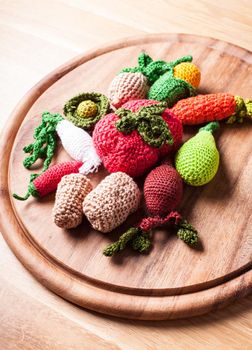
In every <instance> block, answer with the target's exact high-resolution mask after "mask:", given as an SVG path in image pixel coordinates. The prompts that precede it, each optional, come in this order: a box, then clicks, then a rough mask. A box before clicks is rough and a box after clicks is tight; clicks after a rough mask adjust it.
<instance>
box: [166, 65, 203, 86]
mask: <svg viewBox="0 0 252 350" xmlns="http://www.w3.org/2000/svg"><path fill="white" fill-rule="evenodd" d="M173 76H174V77H175V78H179V79H182V80H185V81H186V82H187V83H189V84H191V85H192V86H193V87H194V88H196V89H197V88H198V86H199V84H200V77H201V73H200V70H199V68H198V67H197V66H196V65H195V64H194V63H192V62H182V63H179V64H178V65H177V66H175V67H174V68H173Z"/></svg>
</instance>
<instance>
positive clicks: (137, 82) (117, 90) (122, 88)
mask: <svg viewBox="0 0 252 350" xmlns="http://www.w3.org/2000/svg"><path fill="white" fill-rule="evenodd" d="M191 60H192V57H191V56H185V57H182V58H180V59H178V60H176V61H174V62H165V61H161V60H158V61H153V59H152V58H151V57H150V56H148V55H147V54H146V53H144V52H142V53H140V55H139V56H138V66H136V67H133V68H124V69H122V71H121V72H120V73H119V74H118V75H117V76H116V77H115V78H114V79H113V80H112V82H111V84H110V86H109V89H108V95H109V99H110V102H111V104H112V105H113V106H114V107H116V108H119V107H121V106H122V105H123V104H124V103H126V102H127V101H130V100H133V99H143V98H146V95H147V92H148V89H149V86H150V85H151V84H153V83H154V82H155V81H156V80H157V79H158V78H159V77H160V76H161V75H162V74H164V73H165V72H167V71H168V70H172V69H173V67H175V66H176V64H178V63H180V62H186V61H191Z"/></svg>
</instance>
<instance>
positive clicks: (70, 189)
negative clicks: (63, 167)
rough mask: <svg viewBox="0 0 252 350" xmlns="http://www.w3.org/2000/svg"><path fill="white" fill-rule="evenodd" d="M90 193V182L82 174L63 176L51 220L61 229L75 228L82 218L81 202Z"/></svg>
mask: <svg viewBox="0 0 252 350" xmlns="http://www.w3.org/2000/svg"><path fill="white" fill-rule="evenodd" d="M90 191H92V185H91V182H90V180H89V179H88V178H87V177H86V176H84V175H82V174H70V175H65V176H64V177H63V178H62V179H61V181H60V183H59V185H58V188H57V192H56V196H55V204H54V207H53V212H52V214H53V220H54V222H55V224H56V225H57V226H59V227H61V228H66V229H69V228H74V227H77V226H78V225H79V224H80V223H81V221H82V217H83V213H82V202H83V200H84V198H85V197H86V195H87V194H88V193H89V192H90Z"/></svg>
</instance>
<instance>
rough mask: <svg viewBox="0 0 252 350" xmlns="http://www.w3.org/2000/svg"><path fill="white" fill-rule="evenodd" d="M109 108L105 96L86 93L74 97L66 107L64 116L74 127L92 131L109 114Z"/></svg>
mask: <svg viewBox="0 0 252 350" xmlns="http://www.w3.org/2000/svg"><path fill="white" fill-rule="evenodd" d="M109 108H110V107H109V101H108V99H107V97H106V96H105V95H102V94H99V93H95V92H86V93H82V94H79V95H77V96H75V97H72V98H71V99H70V100H69V101H68V102H67V103H66V104H65V106H64V114H65V116H66V119H68V120H69V121H70V122H72V123H73V124H74V125H76V126H78V127H80V128H83V129H90V128H92V127H93V126H94V125H95V124H96V123H97V122H98V120H100V119H101V118H102V117H103V116H104V115H105V114H107V113H108V111H109Z"/></svg>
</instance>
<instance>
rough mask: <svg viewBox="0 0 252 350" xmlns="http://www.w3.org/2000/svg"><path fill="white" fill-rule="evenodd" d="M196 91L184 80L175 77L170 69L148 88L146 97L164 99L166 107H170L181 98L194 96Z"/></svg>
mask: <svg viewBox="0 0 252 350" xmlns="http://www.w3.org/2000/svg"><path fill="white" fill-rule="evenodd" d="M195 94H196V91H195V89H194V87H193V86H192V85H190V84H189V83H187V82H186V81H185V80H182V79H178V78H175V77H174V76H173V72H172V71H168V72H167V73H165V74H163V75H162V76H161V77H160V78H159V79H158V80H157V81H156V82H155V83H154V84H153V85H152V86H151V88H150V90H149V92H148V98H149V99H153V100H158V101H166V102H167V105H168V107H172V106H173V105H174V104H175V103H176V102H177V101H179V100H181V99H182V98H186V97H189V96H194V95H195Z"/></svg>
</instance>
